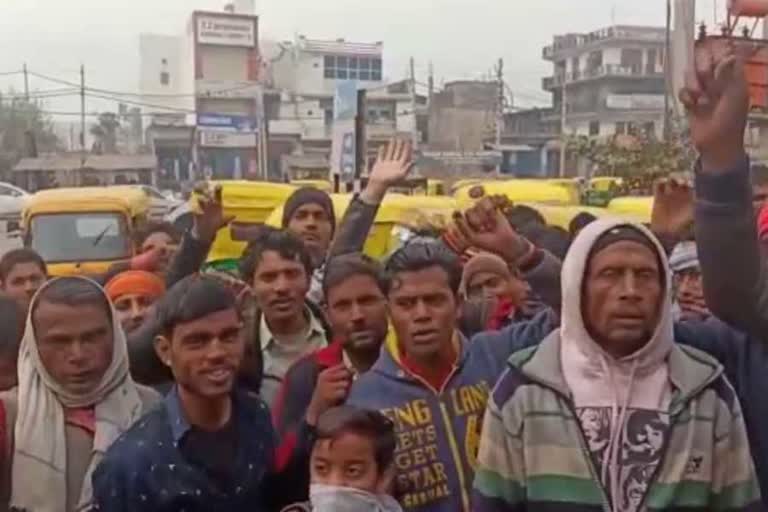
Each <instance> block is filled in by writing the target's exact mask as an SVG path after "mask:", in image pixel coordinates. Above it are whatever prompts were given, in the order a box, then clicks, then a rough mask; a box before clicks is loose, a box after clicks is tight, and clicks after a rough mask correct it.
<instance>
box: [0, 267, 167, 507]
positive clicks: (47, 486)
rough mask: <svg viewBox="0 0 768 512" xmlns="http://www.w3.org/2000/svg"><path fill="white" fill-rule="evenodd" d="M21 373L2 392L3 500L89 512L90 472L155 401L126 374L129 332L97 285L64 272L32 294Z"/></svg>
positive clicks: (151, 393) (5, 503)
mask: <svg viewBox="0 0 768 512" xmlns="http://www.w3.org/2000/svg"><path fill="white" fill-rule="evenodd" d="M18 374H19V384H18V387H17V388H14V389H12V390H10V391H8V392H4V393H2V394H0V400H2V408H3V412H4V416H5V429H4V439H3V444H2V447H3V449H4V451H5V454H6V455H5V457H4V458H3V465H2V468H0V469H1V471H2V473H1V475H2V482H1V483H0V491H1V492H0V494H1V495H2V503H0V506H2V507H10V509H11V510H18V511H28V512H74V511H81V510H89V509H90V508H91V506H92V487H91V474H92V473H93V471H94V469H95V468H96V466H97V465H98V463H99V462H100V461H101V459H102V457H103V455H104V453H105V452H106V450H107V448H109V446H110V445H111V444H112V443H113V442H114V441H115V440H116V439H117V438H118V436H119V435H120V434H121V433H122V432H124V431H126V430H127V429H128V428H129V427H130V426H131V425H132V424H133V423H134V422H135V421H136V420H138V419H139V418H140V417H141V416H142V414H143V413H144V412H146V411H147V410H148V409H149V408H150V406H151V405H152V404H154V403H155V402H156V401H157V400H158V399H159V397H158V395H157V393H155V392H154V391H152V390H151V389H148V388H144V387H142V386H139V385H138V384H135V383H134V382H133V380H132V379H131V377H130V374H129V373H128V355H127V349H126V341H125V334H124V333H123V330H122V328H121V327H120V324H119V322H117V321H116V320H115V313H114V311H113V310H112V307H111V306H110V303H109V299H108V298H107V296H106V294H105V292H104V290H103V289H102V288H101V287H100V286H99V285H97V284H96V283H95V282H93V281H90V280H88V279H85V278H80V277H66V278H60V279H54V280H52V281H49V282H48V283H46V284H45V285H44V286H43V287H42V288H41V289H40V290H39V291H38V293H37V295H36V296H35V297H34V299H33V300H32V303H31V305H30V312H29V317H28V320H27V327H26V333H25V336H24V338H23V340H22V342H21V348H20V351H19V360H18Z"/></svg>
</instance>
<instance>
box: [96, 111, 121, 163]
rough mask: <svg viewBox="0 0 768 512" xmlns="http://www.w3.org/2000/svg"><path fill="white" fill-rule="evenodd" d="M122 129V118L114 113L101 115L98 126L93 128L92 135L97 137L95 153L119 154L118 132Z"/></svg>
mask: <svg viewBox="0 0 768 512" xmlns="http://www.w3.org/2000/svg"><path fill="white" fill-rule="evenodd" d="M119 129H120V118H118V117H117V114H115V113H113V112H102V113H101V114H99V121H98V123H97V124H94V125H92V126H91V135H93V136H94V137H96V141H95V142H94V144H93V152H94V153H98V154H115V153H117V132H118V130H119Z"/></svg>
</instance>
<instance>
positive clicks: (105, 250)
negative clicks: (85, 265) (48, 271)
mask: <svg viewBox="0 0 768 512" xmlns="http://www.w3.org/2000/svg"><path fill="white" fill-rule="evenodd" d="M30 234H31V241H32V244H31V247H32V249H34V250H35V251H37V252H38V253H39V254H40V255H41V256H42V257H43V259H45V261H49V262H62V261H99V260H118V259H124V258H128V257H130V255H131V239H130V237H129V236H128V228H127V226H126V223H125V220H124V218H123V217H122V216H121V215H119V214H114V213H86V214H42V215H37V216H35V217H34V218H33V219H32V222H31V228H30Z"/></svg>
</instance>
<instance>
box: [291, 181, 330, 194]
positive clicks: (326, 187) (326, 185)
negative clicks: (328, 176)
mask: <svg viewBox="0 0 768 512" xmlns="http://www.w3.org/2000/svg"><path fill="white" fill-rule="evenodd" d="M291 185H293V186H294V187H299V188H300V187H312V188H316V189H318V190H322V191H323V192H327V193H329V194H330V193H331V190H332V189H333V187H332V186H331V182H330V181H328V180H291Z"/></svg>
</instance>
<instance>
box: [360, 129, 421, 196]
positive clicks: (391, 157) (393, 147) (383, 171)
mask: <svg viewBox="0 0 768 512" xmlns="http://www.w3.org/2000/svg"><path fill="white" fill-rule="evenodd" d="M412 168H413V146H412V145H411V142H410V141H406V140H402V139H390V141H389V142H388V143H387V145H386V146H382V147H381V148H379V155H378V157H377V158H376V162H375V163H374V164H373V168H372V169H371V173H370V175H369V176H368V185H367V186H366V187H365V190H364V191H363V198H364V199H365V200H366V201H370V202H377V203H378V202H380V201H381V200H382V199H383V198H384V195H385V194H386V193H387V189H389V187H391V186H392V185H394V184H396V183H398V182H399V181H402V180H404V179H405V178H406V177H407V176H408V173H409V172H411V169H412Z"/></svg>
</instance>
